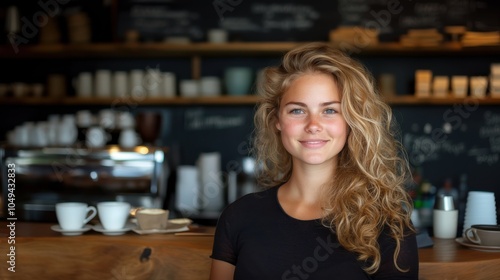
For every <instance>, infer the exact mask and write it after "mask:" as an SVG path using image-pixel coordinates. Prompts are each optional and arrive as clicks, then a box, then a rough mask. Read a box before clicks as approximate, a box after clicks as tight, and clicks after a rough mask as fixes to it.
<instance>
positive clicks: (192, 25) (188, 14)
mask: <svg viewBox="0 0 500 280" xmlns="http://www.w3.org/2000/svg"><path fill="white" fill-rule="evenodd" d="M128 16H129V21H130V23H129V24H130V25H131V26H133V27H134V28H136V29H137V30H139V31H140V32H141V33H145V34H152V33H155V34H158V35H159V36H179V35H184V36H185V35H190V36H191V37H192V38H200V37H202V36H203V30H202V29H201V28H200V27H199V26H197V23H198V22H199V21H200V15H199V14H198V13H197V12H194V11H189V10H181V9H179V10H173V9H170V8H169V7H168V6H162V5H134V6H132V7H131V8H130V12H129V15H128Z"/></svg>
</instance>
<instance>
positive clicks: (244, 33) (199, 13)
mask: <svg viewBox="0 0 500 280" xmlns="http://www.w3.org/2000/svg"><path fill="white" fill-rule="evenodd" d="M117 9H118V24H117V35H118V37H119V38H123V37H124V36H125V33H126V32H127V30H131V29H134V30H137V31H139V33H140V34H141V36H142V37H143V39H144V40H148V41H160V40H164V39H165V38H168V37H178V36H182V37H187V38H189V39H190V40H191V41H195V42H196V41H204V40H206V33H207V31H208V30H209V29H212V28H222V29H225V30H226V31H228V34H229V38H230V40H232V41H316V40H320V41H327V40H328V35H329V32H330V30H332V29H334V28H336V27H338V26H361V27H366V28H376V29H378V30H379V31H380V34H381V40H382V41H384V40H388V41H393V40H396V39H398V38H399V35H400V34H403V33H406V32H407V31H408V29H415V28H438V29H439V30H440V31H443V28H444V27H445V26H449V25H463V26H466V27H467V28H468V29H469V30H474V31H492V30H500V19H499V18H500V17H499V16H498V15H499V14H500V2H498V1H494V0H446V1H442V0H419V1H411V0H332V1H308V0H295V1H289V0H271V1H265V0H252V1H250V0H213V1H202V0H123V1H118V7H117Z"/></svg>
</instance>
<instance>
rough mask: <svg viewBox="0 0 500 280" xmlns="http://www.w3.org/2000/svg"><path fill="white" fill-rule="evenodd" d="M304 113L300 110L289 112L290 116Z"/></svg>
mask: <svg viewBox="0 0 500 280" xmlns="http://www.w3.org/2000/svg"><path fill="white" fill-rule="evenodd" d="M303 112H304V111H303V110H302V109H292V110H290V114H294V115H298V114H302V113H303Z"/></svg>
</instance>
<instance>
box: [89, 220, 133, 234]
mask: <svg viewBox="0 0 500 280" xmlns="http://www.w3.org/2000/svg"><path fill="white" fill-rule="evenodd" d="M135 227H136V226H135V225H134V224H132V223H126V224H125V227H123V228H122V229H116V230H109V229H105V228H103V227H102V225H101V224H97V225H95V226H93V227H92V229H93V230H95V231H98V232H100V233H102V234H104V235H122V234H124V233H125V232H127V231H129V230H131V229H133V228H135Z"/></svg>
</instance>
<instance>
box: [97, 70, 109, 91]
mask: <svg viewBox="0 0 500 280" xmlns="http://www.w3.org/2000/svg"><path fill="white" fill-rule="evenodd" d="M111 91H112V89H111V71H110V70H107V69H99V70H97V71H96V72H95V94H96V96H97V97H111Z"/></svg>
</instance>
